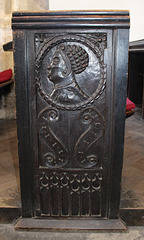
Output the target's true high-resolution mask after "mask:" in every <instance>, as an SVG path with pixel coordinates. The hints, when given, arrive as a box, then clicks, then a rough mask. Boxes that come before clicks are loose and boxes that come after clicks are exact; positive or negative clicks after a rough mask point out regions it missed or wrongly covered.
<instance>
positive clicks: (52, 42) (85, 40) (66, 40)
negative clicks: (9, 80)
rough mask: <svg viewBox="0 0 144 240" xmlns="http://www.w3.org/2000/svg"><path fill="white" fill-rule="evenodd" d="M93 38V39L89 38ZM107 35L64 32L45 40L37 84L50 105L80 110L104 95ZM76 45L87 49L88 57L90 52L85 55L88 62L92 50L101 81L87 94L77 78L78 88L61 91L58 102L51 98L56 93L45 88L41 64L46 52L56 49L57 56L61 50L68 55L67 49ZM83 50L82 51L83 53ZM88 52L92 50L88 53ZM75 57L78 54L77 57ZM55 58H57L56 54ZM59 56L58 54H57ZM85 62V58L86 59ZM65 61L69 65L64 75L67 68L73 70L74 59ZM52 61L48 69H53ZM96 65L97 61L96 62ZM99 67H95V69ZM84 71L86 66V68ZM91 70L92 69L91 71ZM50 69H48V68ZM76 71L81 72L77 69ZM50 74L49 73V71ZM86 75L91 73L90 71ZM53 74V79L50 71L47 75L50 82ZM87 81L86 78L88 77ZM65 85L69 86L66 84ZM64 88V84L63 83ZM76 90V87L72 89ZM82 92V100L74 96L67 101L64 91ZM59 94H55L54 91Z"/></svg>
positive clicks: (39, 52) (38, 59)
mask: <svg viewBox="0 0 144 240" xmlns="http://www.w3.org/2000/svg"><path fill="white" fill-rule="evenodd" d="M37 36H38V34H37V35H36V40H37ZM90 37H91V39H90ZM106 41H107V40H106V34H104V33H103V34H100V33H99V34H88V35H87V34H75V35H73V34H65V35H60V36H57V35H55V37H54V38H45V39H44V40H43V43H42V46H41V48H40V50H39V51H38V53H37V56H36V68H35V69H36V86H37V89H38V91H39V92H40V94H41V96H42V97H43V98H44V99H45V100H46V101H47V102H48V103H49V104H50V105H51V106H54V107H56V108H57V109H61V110H79V109H81V108H85V107H88V106H90V105H91V104H92V103H93V102H94V100H95V99H98V98H99V96H100V95H101V94H102V92H103V91H104V88H105V83H106V65H105V64H104V49H105V48H106ZM70 47H71V48H72V49H74V48H76V51H77V50H78V48H79V49H81V50H82V51H85V53H84V54H85V56H86V54H87V57H85V59H86V64H88V62H89V57H90V53H91V54H93V55H94V56H95V57H96V59H97V61H98V67H99V69H100V70H99V74H100V77H99V83H98V86H97V87H96V89H94V90H93V92H92V94H86V92H85V91H83V90H82V89H81V88H80V87H79V84H78V83H77V81H75V83H76V85H77V89H75V90H72V88H73V87H72V88H71V87H69V86H67V88H65V89H64V90H63V92H62V94H61V95H62V98H61V101H57V98H56V96H55V98H53V97H52V95H53V94H50V93H48V92H47V90H46V88H45V87H44V85H43V75H41V74H40V72H41V66H42V64H43V61H44V59H45V58H46V56H47V55H49V52H50V51H51V50H52V49H54V48H56V50H55V53H54V55H57V53H58V52H59V53H60V54H61V56H62V55H66V53H68V51H67V49H68V48H70ZM76 51H75V53H74V55H76ZM82 51H81V52H82ZM88 51H89V52H88ZM74 57H75V56H74ZM53 58H54V57H53ZM55 59H56V57H55ZM83 61H84V59H83ZM65 63H66V64H67V70H66V71H63V75H64V74H67V71H68V69H70V68H71V69H72V65H73V63H72V62H69V61H68V58H67V60H65ZM50 65H51V64H49V68H50ZM93 65H94V62H93ZM95 67H96V66H93V69H94V68H95ZM83 71H84V69H83ZM91 71H92V70H91ZM48 72H49V69H48ZM75 73H76V74H79V75H80V74H81V72H78V71H77V72H76V71H75ZM47 74H48V73H47ZM58 74H59V72H57V75H58ZM87 77H89V76H88V74H87ZM53 79H54V77H52V79H50V77H49V74H48V79H47V80H48V81H49V82H50V81H51V80H53ZM67 81H69V79H68V78H67ZM85 81H86V80H85ZM65 86H66V85H65ZM60 88H61V86H60ZM73 89H74V88H73ZM78 91H79V92H80V93H82V95H83V98H81V100H79V101H77V99H76V98H74V99H73V100H74V101H73V102H68V101H67V102H66V100H65V99H64V97H63V96H64V95H65V94H69V95H72V94H75V95H76V94H77V92H78ZM55 95H56V94H55Z"/></svg>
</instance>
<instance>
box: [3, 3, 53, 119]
mask: <svg viewBox="0 0 144 240" xmlns="http://www.w3.org/2000/svg"><path fill="white" fill-rule="evenodd" d="M48 9H49V0H23V1H22V0H0V72H1V71H4V70H6V69H9V68H11V69H13V52H5V51H4V50H3V44H5V43H7V42H10V41H12V30H11V17H12V12H13V11H41V10H48ZM5 118H8V119H13V118H15V95H14V86H11V91H10V92H9V93H6V94H3V95H2V97H0V119H5Z"/></svg>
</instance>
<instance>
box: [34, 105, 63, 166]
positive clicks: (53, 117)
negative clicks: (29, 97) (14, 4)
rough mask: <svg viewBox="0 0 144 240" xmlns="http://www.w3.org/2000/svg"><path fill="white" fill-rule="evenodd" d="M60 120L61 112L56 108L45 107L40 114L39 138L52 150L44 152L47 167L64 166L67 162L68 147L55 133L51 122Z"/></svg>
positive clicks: (44, 161)
mask: <svg viewBox="0 0 144 240" xmlns="http://www.w3.org/2000/svg"><path fill="white" fill-rule="evenodd" d="M58 120H59V113H58V111H57V110H56V109H54V108H45V109H44V110H42V111H41V112H40V114H39V116H38V131H39V138H40V139H41V140H42V142H43V143H44V144H45V145H46V146H48V148H49V149H51V151H49V152H45V153H44V154H43V157H42V159H43V163H44V165H45V166H47V167H56V168H58V167H62V166H64V165H65V164H66V163H67V158H68V156H67V154H68V151H67V148H66V146H65V145H64V144H63V143H62V141H61V140H60V139H59V138H58V137H57V136H56V135H55V134H54V132H53V131H52V129H51V127H50V123H54V122H56V121H58Z"/></svg>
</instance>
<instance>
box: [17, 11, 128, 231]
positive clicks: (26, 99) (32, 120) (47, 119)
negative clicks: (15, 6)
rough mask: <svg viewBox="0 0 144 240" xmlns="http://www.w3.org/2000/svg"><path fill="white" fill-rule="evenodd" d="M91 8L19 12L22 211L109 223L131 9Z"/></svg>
mask: <svg viewBox="0 0 144 240" xmlns="http://www.w3.org/2000/svg"><path fill="white" fill-rule="evenodd" d="M85 13H86V12H83V14H82V12H80V13H79V12H72V15H71V16H70V13H68V12H64V13H60V12H59V13H58V12H48V13H45V14H44V13H37V14H34V13H29V14H26V13H20V14H18V13H16V14H14V15H13V16H14V17H13V29H14V58H15V77H16V97H17V115H18V118H17V123H18V138H19V158H20V171H21V188H22V209H23V214H22V216H23V217H27V218H28V217H29V218H30V217H32V216H33V217H35V218H37V217H39V218H41V219H49V221H51V220H50V219H52V218H55V219H65V221H66V222H67V223H66V225H67V228H68V229H69V227H70V226H69V227H68V225H69V223H70V222H69V221H68V219H73V218H75V219H80V218H82V219H93V220H95V221H96V220H97V221H98V220H102V219H105V221H104V222H102V221H101V222H99V221H98V222H97V223H98V225H99V224H100V225H101V226H98V229H101V228H103V229H105V228H107V227H106V224H108V225H109V223H110V222H109V220H108V219H109V218H111V219H117V218H118V211H119V199H120V180H121V169H122V160H123V141H124V121H125V104H126V74H127V57H128V55H127V52H128V30H127V29H126V28H128V25H129V17H128V14H127V12H105V13H104V14H103V15H102V13H101V12H95V13H94V14H93V13H92V12H87V13H86V14H85ZM75 17H77V21H75V22H73V21H72V20H74V19H75ZM115 18H116V19H117V22H115V23H114V24H113V21H115ZM99 21H100V22H99ZM56 22H57V23H58V25H59V26H58V25H57V24H56ZM102 24H103V25H102ZM41 26H43V27H42V28H41ZM50 26H51V27H52V28H51V29H49V27H50ZM90 26H92V28H90ZM102 26H103V28H102V29H101V28H100V27H102ZM63 27H64V28H63ZM72 27H73V28H72ZM115 27H116V28H119V27H120V29H115ZM23 28H25V30H22V29H23ZM27 28H30V29H31V30H27ZM40 28H41V29H40ZM108 28H109V29H108ZM16 29H18V30H16ZM42 29H43V30H42ZM20 45H21V46H22V47H20ZM21 64H22V65H24V66H25V67H24V68H23V67H22V65H21ZM20 75H23V80H22V81H23V82H21V83H20V82H18V81H19V78H20ZM21 121H23V123H21ZM106 219H107V220H106ZM44 221H46V220H42V221H41V223H42V224H43V223H44ZM77 221H78V220H77ZM88 221H89V220H88ZM21 222H22V224H23V221H21ZM28 222H29V221H28ZM58 222H59V221H58ZM106 222H107V223H106ZM103 223H104V225H103ZM118 224H119V227H118V228H119V229H124V228H125V227H124V226H122V225H123V224H122V225H121V222H120V221H118ZM30 225H31V222H30ZM44 225H45V224H44ZM44 225H43V227H44V228H45V226H44ZM108 225H107V226H108ZM35 226H37V222H36V225H35ZM75 226H76V225H75ZM62 227H63V225H62ZM111 227H112V228H115V224H112V225H111ZM111 227H108V228H111ZM19 228H20V227H19ZM70 228H71V227H70ZM84 228H85V227H84ZM96 228H97V227H96Z"/></svg>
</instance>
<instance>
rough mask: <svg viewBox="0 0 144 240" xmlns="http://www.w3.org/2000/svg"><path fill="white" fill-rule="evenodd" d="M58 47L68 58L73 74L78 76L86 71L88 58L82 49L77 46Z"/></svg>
mask: <svg viewBox="0 0 144 240" xmlns="http://www.w3.org/2000/svg"><path fill="white" fill-rule="evenodd" d="M59 47H60V49H61V50H62V51H63V52H64V53H65V54H66V55H67V56H68V58H69V61H70V63H71V69H72V71H73V72H74V73H76V74H79V73H81V72H83V71H84V70H85V69H86V67H87V66H88V62H89V57H88V54H87V52H86V51H85V50H84V49H83V48H81V47H80V46H77V45H66V46H64V45H60V46H59Z"/></svg>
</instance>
